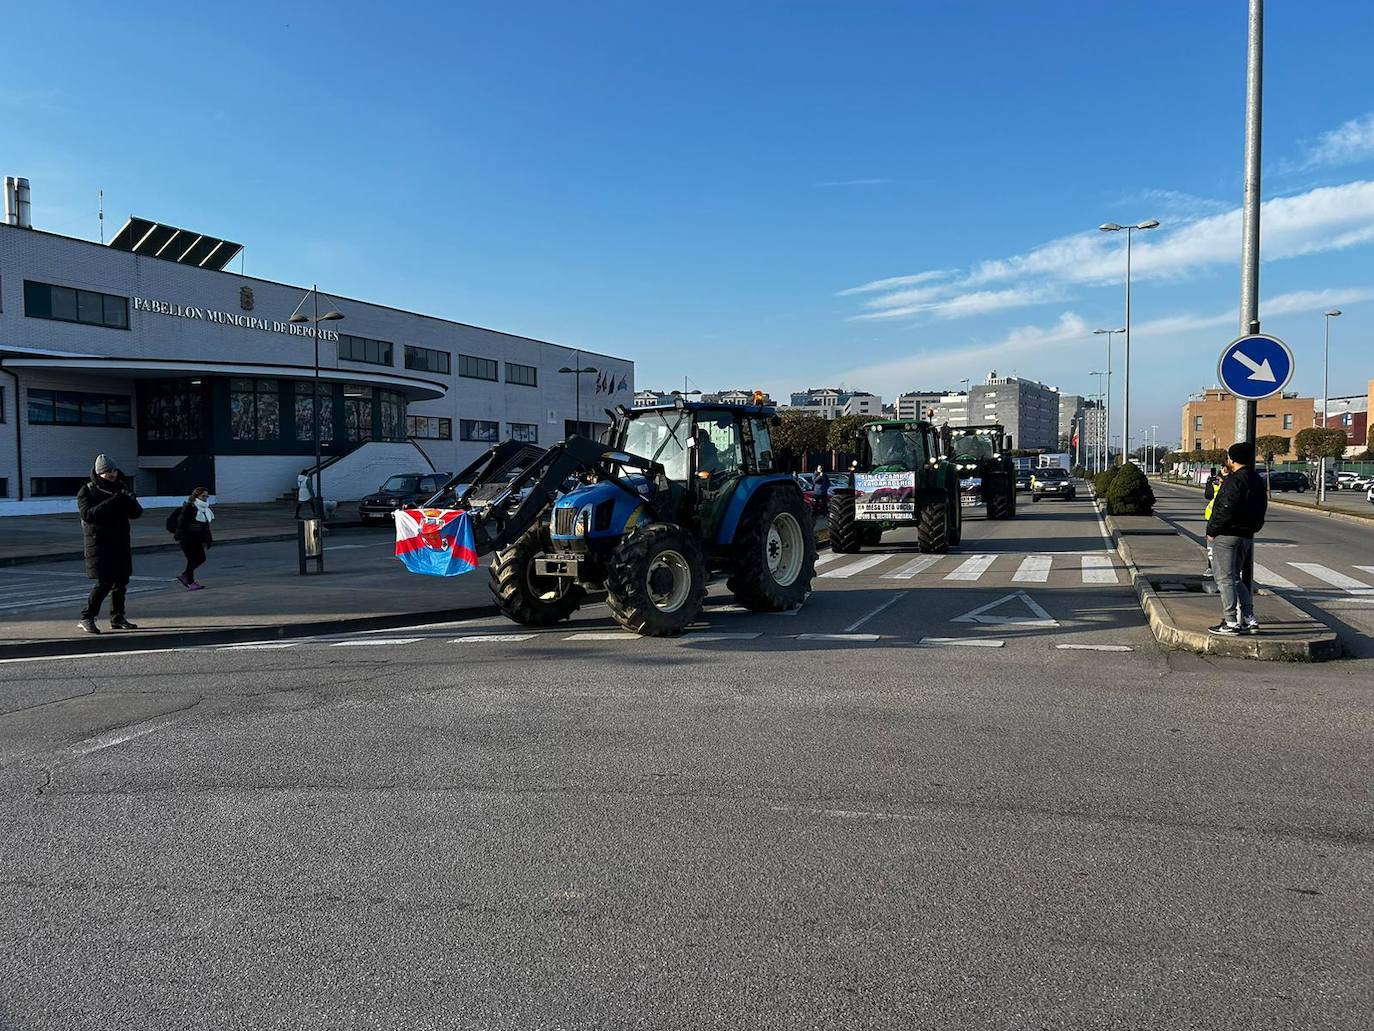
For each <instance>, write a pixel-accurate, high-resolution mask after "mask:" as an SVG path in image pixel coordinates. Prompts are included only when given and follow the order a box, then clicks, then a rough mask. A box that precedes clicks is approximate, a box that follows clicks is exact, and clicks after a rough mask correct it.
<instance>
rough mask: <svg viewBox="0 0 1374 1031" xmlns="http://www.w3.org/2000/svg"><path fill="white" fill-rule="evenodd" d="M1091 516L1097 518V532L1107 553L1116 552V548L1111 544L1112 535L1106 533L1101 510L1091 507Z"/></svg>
mask: <svg viewBox="0 0 1374 1031" xmlns="http://www.w3.org/2000/svg"><path fill="white" fill-rule="evenodd" d="M1093 515H1095V516H1097V532H1098V533H1100V534H1102V540H1103V541H1105V542H1106V545H1107V550H1108V551H1116V546H1115V545H1114V544H1112V535H1111V534H1110V533H1108V532H1107V520H1105V519H1103V518H1102V509H1100V508H1098V507H1097V506H1096V505H1093Z"/></svg>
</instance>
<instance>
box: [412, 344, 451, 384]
mask: <svg viewBox="0 0 1374 1031" xmlns="http://www.w3.org/2000/svg"><path fill="white" fill-rule="evenodd" d="M449 363H450V358H449V353H448V352H447V351H435V350H433V349H432V348H429V347H412V346H411V345H410V344H406V368H407V369H410V370H411V371H412V372H438V373H442V374H443V375H445V376H446V375H448V373H449V371H450V369H451V368H452V366H451V365H450V364H449Z"/></svg>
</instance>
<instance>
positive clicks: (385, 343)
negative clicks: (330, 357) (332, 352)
mask: <svg viewBox="0 0 1374 1031" xmlns="http://www.w3.org/2000/svg"><path fill="white" fill-rule="evenodd" d="M339 359H340V360H341V361H345V362H367V363H368V364H369V365H390V364H391V341H390V340H373V339H372V338H371V337H355V336H349V335H348V334H347V333H340V334H339Z"/></svg>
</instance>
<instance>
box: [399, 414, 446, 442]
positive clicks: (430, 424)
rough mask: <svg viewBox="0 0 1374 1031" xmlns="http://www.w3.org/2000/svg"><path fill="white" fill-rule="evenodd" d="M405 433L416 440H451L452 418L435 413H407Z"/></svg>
mask: <svg viewBox="0 0 1374 1031" xmlns="http://www.w3.org/2000/svg"><path fill="white" fill-rule="evenodd" d="M406 433H407V434H408V435H409V436H412V437H415V438H416V439H417V440H452V439H453V420H452V419H441V418H439V417H438V416H436V415H407V416H406Z"/></svg>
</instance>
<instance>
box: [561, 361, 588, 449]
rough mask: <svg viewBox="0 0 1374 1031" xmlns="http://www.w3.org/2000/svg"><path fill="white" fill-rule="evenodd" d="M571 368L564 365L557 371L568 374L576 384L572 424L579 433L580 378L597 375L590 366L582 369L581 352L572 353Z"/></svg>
mask: <svg viewBox="0 0 1374 1031" xmlns="http://www.w3.org/2000/svg"><path fill="white" fill-rule="evenodd" d="M573 366H574V367H573V368H569V367H568V366H566V365H565V366H563V367H562V368H561V369H559V370H558V371H559V372H566V373H568V374H569V375H571V376H572V377H573V382H574V383H575V384H576V386H577V389H576V392H575V395H574V396H575V397H576V398H577V400H576V401H575V402H574V403H575V404H576V406H577V418H576V419H575V420H574V424H575V427H576V429H577V430H578V431H579V432H581V430H582V377H583V376H588V375H595V374H596V373H597V371H598V370H597V369H594V368H592V366H590V365H588V366H587V367H586V368H585V369H584V368H583V367H582V352H581V351H575V352H574V353H573Z"/></svg>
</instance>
